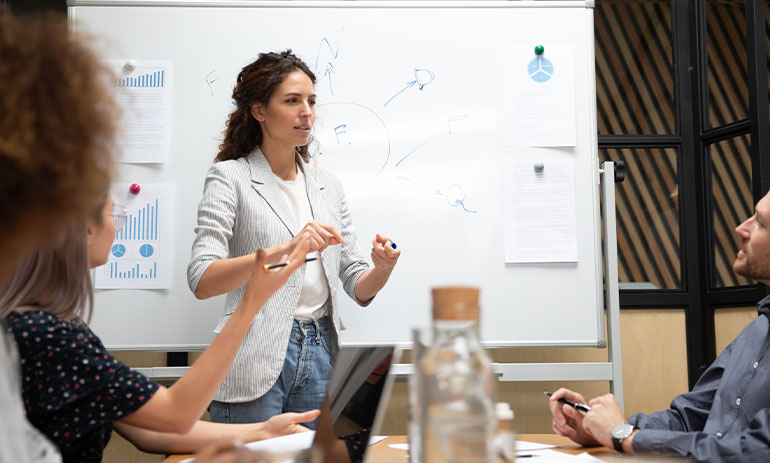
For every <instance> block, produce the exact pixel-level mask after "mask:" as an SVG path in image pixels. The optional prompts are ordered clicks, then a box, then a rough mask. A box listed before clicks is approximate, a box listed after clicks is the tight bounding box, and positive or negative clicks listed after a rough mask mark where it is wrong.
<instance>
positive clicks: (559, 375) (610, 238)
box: [67, 0, 623, 404]
mask: <svg viewBox="0 0 770 463" xmlns="http://www.w3.org/2000/svg"><path fill="white" fill-rule="evenodd" d="M67 6H68V7H69V12H70V17H72V16H73V10H72V8H73V7H77V6H107V7H109V6H120V7H126V6H136V7H217V8H227V7H234V8H243V7H257V8H259V7H264V8H270V7H273V8H275V7H280V8H307V7H320V6H323V7H325V8H351V9H356V8H447V7H452V8H474V9H483V8H533V7H534V8H583V9H586V8H591V9H592V8H594V0H554V1H507V0H497V1H494V0H480V1H468V0H459V1H458V0H434V1H429V0H428V1H426V0H419V1H398V0H353V1H339V0H316V1H312V0H303V1H275V0H258V1H253V0H243V1H237V0H229V1H225V0H223V1H211V0H67ZM587 27H588V28H590V29H591V31H590V35H591V36H593V27H594V25H593V22H591V23H590V24H587ZM589 54H590V59H591V66H594V61H595V60H594V49H593V47H589ZM591 80H592V81H593V82H592V83H594V85H592V86H591V87H590V92H591V101H595V100H596V88H595V72H592V73H591ZM596 129H597V127H596V120H595V118H594V119H593V121H592V128H591V131H590V139H591V145H592V146H593V147H594V154H595V155H596V156H595V157H596V158H598V153H597V152H596V147H597V144H598V135H597V131H596ZM614 172H615V171H614V164H613V163H612V162H605V163H604V164H602V166H601V168H600V169H599V173H600V175H599V183H600V184H601V185H602V193H603V198H604V201H600V202H601V208H602V212H603V214H602V216H603V220H602V221H603V225H604V227H603V229H604V235H605V236H604V238H605V239H604V249H603V254H604V256H603V257H604V259H602V258H601V257H602V256H599V260H598V265H597V269H596V271H597V274H598V277H597V278H598V281H601V279H602V275H601V272H602V268H601V266H602V263H603V265H604V272H605V273H604V276H605V286H604V309H605V310H606V316H607V332H606V335H604V329H603V328H604V327H603V326H601V325H602V323H601V317H599V321H598V323H599V325H600V326H599V333H600V338H599V341H598V342H597V343H591V344H589V345H587V346H589V347H605V346H606V347H607V348H608V362H606V363H604V362H599V363H593V362H578V363H540V364H537V363H529V364H495V371H496V372H497V373H498V374H499V375H500V379H501V380H502V381H544V380H578V381H580V380H608V381H610V388H611V391H612V392H613V393H614V394H615V395H616V397H617V398H618V400H619V401H620V403H621V404H622V403H623V386H622V384H623V383H622V361H621V346H620V305H619V297H618V294H619V293H618V281H617V242H616V236H615V182H614ZM596 199H597V201H598V200H599V199H598V198H596ZM596 222H597V225H598V223H599V222H600V219H599V218H598V217H596ZM597 229H598V230H601V228H598V227H597ZM600 235H601V233H597V234H596V235H595V239H596V240H597V242H599V241H600V240H601V236H600ZM596 249H597V253H599V254H601V253H602V248H601V246H596ZM598 310H600V311H601V310H602V308H601V307H599V309H598ZM407 344H408V343H407ZM551 345H555V346H559V347H581V346H583V345H582V344H575V343H572V344H569V345H564V344H549V343H531V342H530V343H527V344H526V345H522V346H518V345H517V344H515V343H514V344H510V345H505V346H500V345H488V346H487V347H524V346H527V347H545V346H551ZM205 347H206V346H193V345H188V346H182V345H179V346H177V345H157V346H144V347H143V348H138V347H136V346H112V348H113V349H117V350H122V349H130V350H158V349H159V348H160V349H162V350H163V351H166V352H173V351H191V350H199V349H205ZM186 370H187V368H186V367H160V368H157V367H156V368H140V369H138V371H141V372H142V373H144V374H147V375H148V376H149V377H153V378H177V377H180V376H181V375H182V374H183V373H184V372H185V371H186ZM409 371H410V365H403V366H396V369H395V372H396V373H397V374H408V373H409Z"/></svg>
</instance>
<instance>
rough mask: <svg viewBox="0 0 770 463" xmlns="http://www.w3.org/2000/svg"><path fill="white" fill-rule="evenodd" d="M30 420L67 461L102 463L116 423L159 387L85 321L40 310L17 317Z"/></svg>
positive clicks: (11, 323) (12, 322) (14, 327)
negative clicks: (111, 349) (120, 356)
mask: <svg viewBox="0 0 770 463" xmlns="http://www.w3.org/2000/svg"><path fill="white" fill-rule="evenodd" d="M7 323H8V329H9V330H10V331H11V332H12V333H13V335H14V336H15V338H16V343H17V344H18V347H19V356H20V358H21V385H22V396H23V397H24V406H25V407H26V410H27V418H29V421H30V422H31V423H32V424H33V425H34V426H35V427H36V428H38V429H39V430H40V431H42V432H43V433H44V434H45V435H46V436H48V437H49V438H50V439H51V440H53V441H54V442H55V443H56V444H57V445H58V446H59V448H60V449H61V452H62V456H63V457H64V461H65V463H66V462H78V463H87V462H101V461H102V451H103V450H104V447H105V446H106V445H107V442H109V440H110V436H111V433H112V422H113V421H115V420H119V419H121V418H122V417H124V416H125V415H128V414H130V413H132V412H134V411H136V410H137V409H138V408H139V407H141V406H142V405H143V404H144V403H145V402H147V401H148V400H149V399H150V397H152V395H153V394H154V393H155V391H157V390H158V385H157V384H155V383H153V382H152V381H150V380H149V379H147V378H146V377H144V376H143V375H141V374H139V373H134V372H132V371H131V369H130V368H128V367H127V366H125V365H124V364H122V363H121V362H120V361H118V360H117V359H115V358H113V357H112V356H110V354H108V353H107V350H106V349H105V348H104V345H102V342H101V341H100V340H99V338H98V337H97V336H96V335H95V334H94V333H93V332H92V331H91V330H90V329H88V327H87V326H85V325H84V324H82V323H80V322H79V321H74V322H67V321H64V320H62V319H60V318H58V317H56V316H54V315H50V314H47V313H45V312H40V311H31V312H25V313H21V314H18V313H11V314H10V315H9V316H8V318H7Z"/></svg>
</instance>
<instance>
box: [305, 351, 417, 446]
mask: <svg viewBox="0 0 770 463" xmlns="http://www.w3.org/2000/svg"><path fill="white" fill-rule="evenodd" d="M401 353H402V350H401V349H396V348H394V347H392V346H380V347H342V348H341V349H340V351H339V352H338V353H337V356H336V357H335V360H334V369H333V371H332V378H331V380H330V381H329V387H328V391H327V400H326V401H325V402H324V404H323V406H322V407H321V416H320V417H319V418H318V425H317V431H316V433H315V436H314V439H313V447H315V448H318V449H320V451H321V452H322V453H323V458H322V460H323V461H345V460H346V458H345V457H349V458H351V459H352V460H353V461H365V460H366V452H367V450H368V447H369V445H371V444H373V443H375V442H377V441H378V437H377V435H378V434H379V431H380V428H381V426H382V421H383V419H384V417H385V413H386V410H387V406H388V401H389V399H390V394H391V391H392V388H393V379H394V377H395V375H393V374H391V365H393V364H394V363H398V361H399V359H400V357H401ZM346 442H347V443H346ZM351 442H352V443H353V445H348V444H350V443H351Z"/></svg>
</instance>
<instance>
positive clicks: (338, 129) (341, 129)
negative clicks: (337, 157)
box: [334, 124, 350, 145]
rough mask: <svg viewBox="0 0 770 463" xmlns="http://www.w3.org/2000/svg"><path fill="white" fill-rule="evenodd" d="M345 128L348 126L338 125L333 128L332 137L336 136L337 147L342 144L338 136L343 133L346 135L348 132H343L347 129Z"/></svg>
mask: <svg viewBox="0 0 770 463" xmlns="http://www.w3.org/2000/svg"><path fill="white" fill-rule="evenodd" d="M347 126H348V125H347V124H340V125H338V126H337V127H335V128H334V135H336V136H337V144H338V145H341V144H342V142H341V141H340V135H342V134H343V133H348V131H347V130H345V129H346V128H347ZM349 144H350V142H348V145H349Z"/></svg>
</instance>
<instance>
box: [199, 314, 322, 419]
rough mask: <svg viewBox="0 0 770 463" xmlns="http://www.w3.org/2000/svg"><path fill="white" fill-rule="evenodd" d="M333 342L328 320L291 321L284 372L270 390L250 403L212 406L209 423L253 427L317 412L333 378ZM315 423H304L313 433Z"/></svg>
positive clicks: (212, 403)
mask: <svg viewBox="0 0 770 463" xmlns="http://www.w3.org/2000/svg"><path fill="white" fill-rule="evenodd" d="M331 352H332V339H331V333H330V332H329V319H328V317H323V318H320V319H319V320H317V321H315V322H312V321H310V322H309V321H300V320H294V323H293V325H292V327H291V334H290V335H289V346H288V348H287V349H286V359H285V360H284V362H283V369H282V370H281V374H280V375H279V376H278V380H277V381H276V382H275V384H273V387H272V388H271V389H270V390H269V391H267V392H266V393H265V394H264V395H263V396H262V397H259V398H258V399H256V400H252V401H251V402H242V403H230V402H218V401H216V400H214V401H212V402H211V406H210V407H209V412H210V413H211V421H214V422H217V423H256V422H259V421H267V420H268V419H269V418H270V417H272V416H275V415H278V414H280V413H286V412H297V413H301V412H306V411H308V410H315V409H320V408H321V404H322V403H323V400H324V398H325V397H326V386H327V385H328V384H329V380H330V379H331V374H332V362H331V360H332V357H331ZM316 421H318V419H317V418H316V419H315V420H313V421H311V422H309V423H304V424H303V426H306V427H308V428H310V429H315V426H316Z"/></svg>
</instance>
